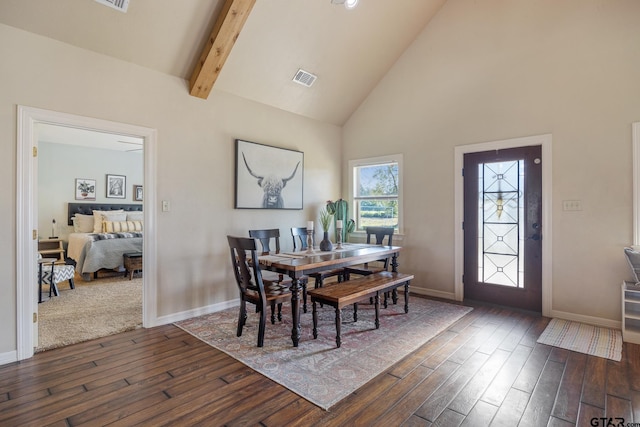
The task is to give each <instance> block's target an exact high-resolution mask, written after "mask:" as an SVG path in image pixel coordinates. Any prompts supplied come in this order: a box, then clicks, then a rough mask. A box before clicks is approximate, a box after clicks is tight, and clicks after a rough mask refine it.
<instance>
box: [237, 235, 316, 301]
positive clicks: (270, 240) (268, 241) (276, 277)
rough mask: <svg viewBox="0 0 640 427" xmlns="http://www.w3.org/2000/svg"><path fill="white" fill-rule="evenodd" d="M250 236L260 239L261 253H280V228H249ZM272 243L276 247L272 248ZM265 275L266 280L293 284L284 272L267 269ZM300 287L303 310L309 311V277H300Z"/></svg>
mask: <svg viewBox="0 0 640 427" xmlns="http://www.w3.org/2000/svg"><path fill="white" fill-rule="evenodd" d="M249 237H252V238H254V239H258V240H259V241H260V246H261V247H262V252H261V253H260V255H269V254H279V253H280V229H278V228H268V229H262V230H249ZM272 245H273V247H274V248H275V249H274V250H272ZM264 273H266V274H265V275H264V276H263V280H264V281H265V282H273V283H278V284H281V285H288V286H291V279H289V278H288V277H284V275H282V274H278V273H273V272H270V271H265V272H264ZM299 283H300V287H301V288H302V311H303V312H304V313H306V312H307V283H308V278H306V277H301V278H300V279H299Z"/></svg>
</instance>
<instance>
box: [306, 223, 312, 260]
mask: <svg viewBox="0 0 640 427" xmlns="http://www.w3.org/2000/svg"><path fill="white" fill-rule="evenodd" d="M307 253H308V254H312V253H313V229H311V230H309V229H308V228H307Z"/></svg>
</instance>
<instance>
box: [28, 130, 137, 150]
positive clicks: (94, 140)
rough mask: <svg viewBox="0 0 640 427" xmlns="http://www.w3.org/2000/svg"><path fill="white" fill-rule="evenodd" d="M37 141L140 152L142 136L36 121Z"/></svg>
mask: <svg viewBox="0 0 640 427" xmlns="http://www.w3.org/2000/svg"><path fill="white" fill-rule="evenodd" d="M36 132H37V138H38V142H51V143H54V144H68V145H79V146H82V147H90V148H100V149H106V150H116V151H127V152H138V151H139V152H142V146H143V144H144V139H143V138H137V137H133V136H126V135H118V134H113V133H107V132H99V131H96V130H86V129H79V128H73V127H68V126H61V125H52V124H47V123H38V124H37V127H36Z"/></svg>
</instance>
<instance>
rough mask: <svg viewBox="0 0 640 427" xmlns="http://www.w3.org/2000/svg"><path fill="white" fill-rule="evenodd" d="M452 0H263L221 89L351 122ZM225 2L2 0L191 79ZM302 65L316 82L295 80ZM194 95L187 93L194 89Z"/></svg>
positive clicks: (95, 44)
mask: <svg viewBox="0 0 640 427" xmlns="http://www.w3.org/2000/svg"><path fill="white" fill-rule="evenodd" d="M445 1H446V0H360V3H359V4H358V7H356V8H355V9H353V10H347V9H346V8H345V7H344V6H342V5H335V4H332V3H331V0H257V1H256V4H255V6H254V8H253V10H252V12H251V14H250V15H249V18H248V19H247V21H246V23H245V25H244V28H243V30H242V32H241V33H240V36H239V37H238V40H237V42H236V44H235V46H234V48H233V50H232V51H231V54H230V55H229V58H228V59H227V62H226V64H225V65H224V67H223V69H222V72H221V74H220V76H219V78H218V80H217V81H216V83H215V85H214V90H213V92H212V94H211V95H209V96H215V91H216V90H222V91H225V92H229V93H232V94H234V95H237V96H240V97H243V98H247V99H251V100H254V101H257V102H260V103H263V104H267V105H271V106H273V107H276V108H280V109H283V110H286V111H290V112H293V113H296V114H300V115H303V116H306V117H310V118H312V119H316V120H319V121H322V122H326V123H332V124H335V125H343V124H344V123H345V122H346V121H347V120H348V118H349V117H350V116H351V114H352V113H353V112H354V111H355V110H356V109H357V108H358V106H359V105H360V104H361V103H362V101H363V100H364V99H365V98H366V96H367V95H368V94H369V93H370V92H371V90H372V89H373V88H374V87H375V86H376V84H377V83H378V82H379V81H380V79H381V78H382V77H383V76H384V75H385V73H386V72H387V71H388V70H389V69H390V68H391V67H392V65H393V64H394V63H395V61H396V60H397V59H398V58H399V57H400V55H401V54H402V53H403V52H404V50H405V49H406V48H407V47H408V46H409V45H410V44H411V42H412V41H413V40H414V39H415V38H416V36H417V35H418V34H419V33H420V32H421V31H422V29H423V28H424V27H425V26H426V25H427V23H428V22H429V20H430V19H431V18H432V17H433V16H434V15H435V13H436V12H437V11H438V10H439V8H440V7H441V6H442V4H443V3H444V2H445ZM223 3H224V0H179V1H177V0H130V2H129V8H128V11H127V13H122V12H119V11H117V10H114V9H112V8H110V7H107V6H104V5H101V4H100V3H97V2H95V1H91V0H55V1H52V0H0V23H4V24H6V25H10V26H13V27H17V28H21V29H24V30H26V31H30V32H33V33H36V34H40V35H43V36H47V37H50V38H53V39H56V40H59V41H62V42H65V43H69V44H72V45H75V46H78V47H81V48H84V49H89V50H92V51H95V52H99V53H102V54H105V55H109V56H112V57H115V58H119V59H122V60H124V61H128V62H132V63H135V64H138V65H141V66H143V67H147V68H151V69H154V70H157V71H160V72H162V73H165V74H169V75H173V76H178V77H181V78H184V79H187V80H188V79H189V77H190V76H191V72H192V69H193V67H194V64H195V62H196V61H197V60H198V58H199V56H200V53H201V51H202V48H203V46H204V44H205V41H206V39H207V38H208V37H209V35H210V33H211V29H212V28H213V24H214V23H215V20H216V18H217V16H218V13H219V11H220V10H221V8H222V5H223ZM299 68H303V69H304V70H306V71H309V72H311V73H313V74H315V75H317V76H318V79H317V80H316V82H315V83H314V85H313V86H312V87H311V88H306V87H304V86H302V85H299V84H296V83H294V82H293V81H292V80H291V79H292V78H293V76H294V74H295V72H296V71H297V70H298V69H299ZM185 94H188V92H187V90H186V89H185Z"/></svg>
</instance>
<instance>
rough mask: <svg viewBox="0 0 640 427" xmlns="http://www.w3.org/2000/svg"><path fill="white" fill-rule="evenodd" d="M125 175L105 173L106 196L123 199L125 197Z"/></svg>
mask: <svg viewBox="0 0 640 427" xmlns="http://www.w3.org/2000/svg"><path fill="white" fill-rule="evenodd" d="M126 185H127V177H125V176H124V175H107V197H108V198H110V199H124V198H125V197H126Z"/></svg>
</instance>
